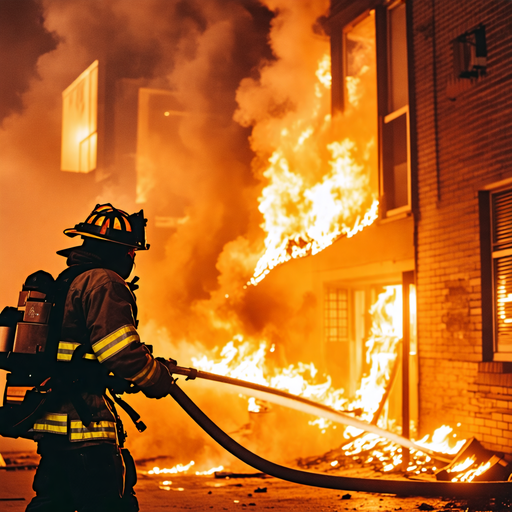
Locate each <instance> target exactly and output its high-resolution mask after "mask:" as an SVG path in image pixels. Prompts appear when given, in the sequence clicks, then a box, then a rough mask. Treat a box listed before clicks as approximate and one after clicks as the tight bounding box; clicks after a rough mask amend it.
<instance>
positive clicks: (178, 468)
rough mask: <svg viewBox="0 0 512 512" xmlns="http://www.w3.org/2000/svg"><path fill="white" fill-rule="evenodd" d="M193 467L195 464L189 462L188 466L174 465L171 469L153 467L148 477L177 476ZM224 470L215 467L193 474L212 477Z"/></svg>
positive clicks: (163, 483) (166, 482)
mask: <svg viewBox="0 0 512 512" xmlns="http://www.w3.org/2000/svg"><path fill="white" fill-rule="evenodd" d="M194 465H195V462H194V461H193V460H191V461H190V462H189V463H188V464H176V466H173V467H172V468H159V467H158V466H155V467H154V468H153V469H150V470H149V471H148V473H147V474H148V475H177V474H179V473H187V472H188V470H189V469H190V468H191V467H192V466H194ZM223 469H224V466H217V467H213V468H211V469H208V470H206V471H196V472H195V474H196V475H198V476H204V475H213V473H215V472H217V471H222V470H223ZM171 484H172V482H171V481H170V480H166V481H164V482H162V485H164V486H168V485H171Z"/></svg>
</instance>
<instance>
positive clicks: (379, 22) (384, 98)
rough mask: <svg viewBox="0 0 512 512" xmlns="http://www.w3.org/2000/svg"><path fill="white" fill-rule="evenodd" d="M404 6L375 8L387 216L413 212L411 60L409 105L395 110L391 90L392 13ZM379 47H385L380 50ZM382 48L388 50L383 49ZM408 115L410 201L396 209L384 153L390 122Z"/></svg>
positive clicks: (401, 2)
mask: <svg viewBox="0 0 512 512" xmlns="http://www.w3.org/2000/svg"><path fill="white" fill-rule="evenodd" d="M400 5H404V6H405V9H407V3H406V2H405V0H396V1H395V2H392V3H390V4H388V5H386V6H380V7H379V8H376V9H375V23H376V39H377V45H376V48H377V89H378V93H377V94H378V104H379V107H378V110H379V183H380V185H379V193H380V196H381V198H383V199H384V200H383V201H381V204H382V206H381V211H382V212H383V213H384V215H385V217H395V216H400V217H401V216H402V215H403V214H407V213H409V212H410V211H411V208H412V187H411V174H412V173H411V121H410V101H411V94H410V91H409V69H408V68H409V66H408V64H409V62H408V57H407V59H406V63H405V64H406V66H407V83H406V87H407V93H408V94H407V104H406V105H402V106H401V107H399V108H398V109H395V110H393V111H391V102H390V89H391V86H390V84H391V73H390V69H391V63H390V60H391V54H390V51H389V50H390V35H389V34H390V27H391V23H390V21H389V18H390V12H391V11H392V10H393V9H395V8H397V7H398V6H400ZM405 29H406V33H405V38H406V51H407V55H408V54H409V41H408V38H407V13H406V26H405ZM379 48H380V49H381V50H380V51H379ZM382 48H383V49H384V50H382ZM404 114H405V116H406V118H405V122H406V141H405V142H406V150H407V204H405V205H402V206H398V207H396V208H388V205H387V201H386V189H387V186H386V184H387V183H388V178H386V174H387V173H386V170H385V156H384V130H385V126H386V125H388V124H389V123H390V122H392V121H394V120H395V119H398V118H399V117H401V116H402V115H404Z"/></svg>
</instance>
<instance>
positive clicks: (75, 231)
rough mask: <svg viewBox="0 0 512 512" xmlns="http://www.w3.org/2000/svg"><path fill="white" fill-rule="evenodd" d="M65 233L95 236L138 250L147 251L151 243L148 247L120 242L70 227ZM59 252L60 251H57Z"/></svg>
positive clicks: (72, 235)
mask: <svg viewBox="0 0 512 512" xmlns="http://www.w3.org/2000/svg"><path fill="white" fill-rule="evenodd" d="M64 234H65V235H66V236H69V237H71V238H73V237H75V236H78V235H80V236H82V237H87V238H95V239H96V240H103V241H104V242H109V243H111V244H118V245H124V246H125V247H132V248H133V249H135V250H137V251H145V250H147V249H149V245H147V244H146V247H145V248H144V247H140V246H139V245H134V244H125V243H123V242H119V241H117V240H112V239H111V238H107V237H103V236H99V235H94V234H92V233H87V232H84V231H80V230H78V229H75V228H69V229H65V230H64ZM57 254H58V253H57Z"/></svg>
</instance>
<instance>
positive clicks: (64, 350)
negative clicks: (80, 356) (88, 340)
mask: <svg viewBox="0 0 512 512" xmlns="http://www.w3.org/2000/svg"><path fill="white" fill-rule="evenodd" d="M79 345H80V343H76V342H74V341H59V348H58V349H57V361H71V358H72V357H73V352H74V351H75V350H76V348H77V347H78V346H79Z"/></svg>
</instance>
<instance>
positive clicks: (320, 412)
mask: <svg viewBox="0 0 512 512" xmlns="http://www.w3.org/2000/svg"><path fill="white" fill-rule="evenodd" d="M170 370H171V372H172V373H173V374H177V375H186V376H187V380H188V379H195V378H198V379H206V380H212V381H215V382H221V383H223V384H230V385H232V386H238V387H242V388H246V389H250V390H251V395H252V396H254V397H255V398H260V399H262V400H266V401H268V402H273V403H276V404H279V405H283V406H284V407H289V408H291V409H296V410H299V411H302V412H305V413H308V414H313V415H316V416H322V417H323V418H327V419H329V420H331V421H334V422H336V423H343V424H344V425H351V426H353V427H355V428H358V429H361V430H364V431H365V432H371V433H373V434H376V435H378V436H380V437H384V438H386V439H389V440H390V441H392V442H394V443H396V444H399V445H400V446H404V447H406V448H410V449H413V450H417V451H420V452H422V453H425V454H426V455H429V456H430V457H432V458H435V459H436V460H439V461H441V462H445V463H450V462H451V461H452V460H453V455H452V456H450V455H448V454H442V453H438V452H435V451H433V450H430V449H428V448H424V447H423V446H421V445H419V444H416V443H414V442H413V441H411V440H410V439H407V438H406V437H403V436H400V435H398V434H395V433H394V432H389V431H387V430H384V429H383V428H380V427H378V426H377V425H373V424H371V423H368V422H366V421H362V420H359V419H357V418H354V417H353V416H350V415H349V414H346V413H343V412H341V411H337V410H336V409H333V408H332V407H328V406H327V405H323V404H318V403H316V402H313V401H312V400H308V399H307V398H304V397H301V396H296V395H292V394H291V393H286V391H281V390H280V389H273V388H269V387H267V386H262V385H261V384H254V383H253V382H247V381H244V380H240V379H234V378H233V377H225V376H223V375H216V374H215V373H208V372H204V371H202V370H197V369H195V368H184V367H181V366H174V367H172V368H171V369H170ZM299 404H300V405H299Z"/></svg>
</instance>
